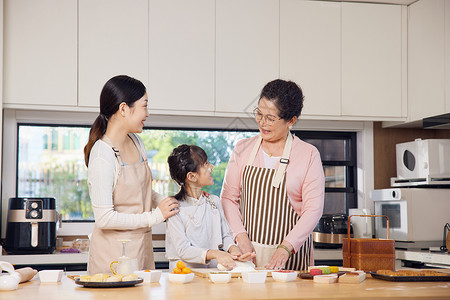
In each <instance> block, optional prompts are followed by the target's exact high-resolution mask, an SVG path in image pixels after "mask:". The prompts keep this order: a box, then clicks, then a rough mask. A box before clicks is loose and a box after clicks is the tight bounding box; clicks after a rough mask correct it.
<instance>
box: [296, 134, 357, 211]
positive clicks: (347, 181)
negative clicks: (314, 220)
mask: <svg viewBox="0 0 450 300" xmlns="http://www.w3.org/2000/svg"><path fill="white" fill-rule="evenodd" d="M294 133H295V134H296V135H297V136H298V137H299V138H301V139H302V140H304V141H305V142H308V143H310V144H312V145H314V146H316V148H317V149H318V150H319V152H320V156H321V159H322V165H323V169H324V173H325V205H324V211H323V212H324V214H347V213H348V209H349V208H355V207H357V194H356V186H357V182H356V133H354V132H323V131H321V132H317V131H315V132H312V131H295V132H294Z"/></svg>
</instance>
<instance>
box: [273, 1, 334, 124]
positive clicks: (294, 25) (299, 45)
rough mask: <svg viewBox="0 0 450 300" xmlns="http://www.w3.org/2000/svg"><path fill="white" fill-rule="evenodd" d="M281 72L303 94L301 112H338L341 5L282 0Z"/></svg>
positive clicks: (327, 114)
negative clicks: (297, 85)
mask: <svg viewBox="0 0 450 300" xmlns="http://www.w3.org/2000/svg"><path fill="white" fill-rule="evenodd" d="M280 16H281V20H280V27H281V28H280V75H281V78H284V79H289V80H293V81H295V82H296V83H297V84H299V85H300V87H301V88H302V90H303V93H304V95H305V100H304V107H303V112H302V115H317V116H340V114H341V4H340V3H332V2H320V1H296V0H281V5H280Z"/></svg>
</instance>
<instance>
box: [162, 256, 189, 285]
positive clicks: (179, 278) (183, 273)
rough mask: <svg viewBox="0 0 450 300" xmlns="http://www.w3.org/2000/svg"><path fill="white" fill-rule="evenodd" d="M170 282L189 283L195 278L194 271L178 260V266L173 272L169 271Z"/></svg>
mask: <svg viewBox="0 0 450 300" xmlns="http://www.w3.org/2000/svg"><path fill="white" fill-rule="evenodd" d="M167 278H169V281H170V282H174V283H188V282H191V281H192V280H193V279H194V273H192V272H191V269H190V268H188V267H186V264H185V263H184V262H182V261H178V262H177V266H176V267H175V268H173V270H172V273H169V276H168V277H167Z"/></svg>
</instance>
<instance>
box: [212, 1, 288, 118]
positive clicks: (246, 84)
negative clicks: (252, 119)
mask: <svg viewBox="0 0 450 300" xmlns="http://www.w3.org/2000/svg"><path fill="white" fill-rule="evenodd" d="M216 6H217V7H216V18H217V19H216V102H215V103H216V111H218V112H236V113H245V114H249V113H250V112H252V111H253V109H254V108H255V107H256V106H257V104H258V100H259V95H260V93H261V90H262V88H263V87H264V85H265V84H266V83H267V82H269V81H272V80H274V79H277V78H278V77H279V46H278V45H279V2H278V1H273V0H249V1H240V0H231V1H230V0H217V1H216ZM256 12H257V13H256Z"/></svg>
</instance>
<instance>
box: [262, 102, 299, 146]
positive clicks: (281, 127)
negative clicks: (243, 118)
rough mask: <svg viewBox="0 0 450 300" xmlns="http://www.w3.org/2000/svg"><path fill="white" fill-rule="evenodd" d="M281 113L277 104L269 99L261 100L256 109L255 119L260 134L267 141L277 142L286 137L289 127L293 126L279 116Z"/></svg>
mask: <svg viewBox="0 0 450 300" xmlns="http://www.w3.org/2000/svg"><path fill="white" fill-rule="evenodd" d="M279 113H280V111H279V110H278V108H277V107H276V106H275V104H274V103H273V102H272V101H270V100H268V99H267V98H264V97H263V98H261V99H260V100H259V103H258V107H257V108H256V109H255V119H256V122H257V123H258V128H259V132H260V133H261V137H262V139H263V140H265V141H277V140H279V139H282V138H284V137H286V135H287V133H288V131H289V126H290V125H292V124H291V123H290V122H287V121H286V120H284V119H281V118H280V116H279Z"/></svg>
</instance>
